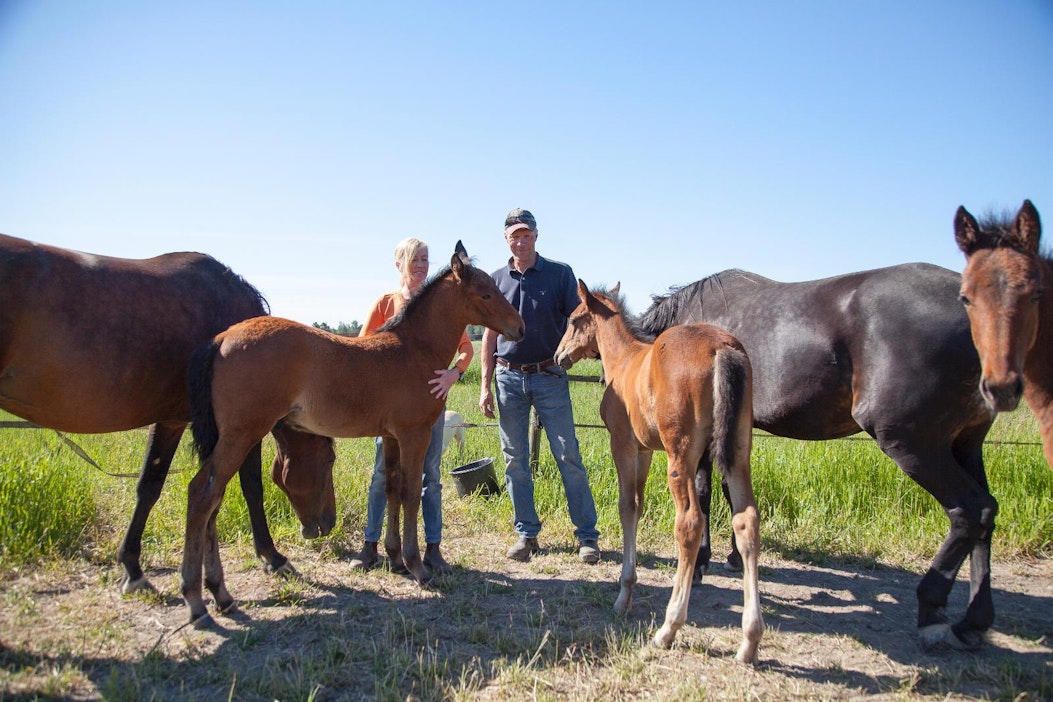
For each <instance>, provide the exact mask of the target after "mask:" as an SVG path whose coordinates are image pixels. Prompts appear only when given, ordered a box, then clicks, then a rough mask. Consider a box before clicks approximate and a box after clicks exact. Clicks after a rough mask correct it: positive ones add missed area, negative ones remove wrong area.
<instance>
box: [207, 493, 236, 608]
mask: <svg viewBox="0 0 1053 702" xmlns="http://www.w3.org/2000/svg"><path fill="white" fill-rule="evenodd" d="M222 499H223V497H222V495H220V501H221V502H222ZM218 515H219V507H216V509H215V510H213V512H212V516H211V517H209V519H208V524H207V525H206V526H205V553H204V558H203V561H204V570H205V587H207V588H208V590H209V592H211V593H212V597H213V599H214V600H215V602H216V610H217V611H219V613H220V614H226V613H228V612H230V611H231V610H233V609H234V598H233V597H231V594H230V592H228V591H227V586H226V584H225V583H224V577H223V563H222V562H221V561H220V559H219V535H218V534H217V532H216V517H217V516H218Z"/></svg>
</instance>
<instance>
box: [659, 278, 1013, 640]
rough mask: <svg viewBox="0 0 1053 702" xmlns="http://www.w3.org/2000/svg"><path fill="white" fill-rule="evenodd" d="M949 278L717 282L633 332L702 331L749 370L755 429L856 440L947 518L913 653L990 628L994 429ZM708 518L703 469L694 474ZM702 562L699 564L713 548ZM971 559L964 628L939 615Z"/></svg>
mask: <svg viewBox="0 0 1053 702" xmlns="http://www.w3.org/2000/svg"><path fill="white" fill-rule="evenodd" d="M959 285H960V278H959V276H958V274H956V273H954V272H952V271H948V270H945V269H943V268H938V267H936V266H932V265H928V264H922V263H914V264H906V265H900V266H893V267H891V268H882V269H878V270H872V271H864V272H860V273H849V274H846V275H840V276H836V277H833V278H826V279H823V280H816V281H809V282H802V283H779V282H776V281H774V280H769V279H767V278H763V277H761V276H759V275H756V274H754V273H747V272H745V271H737V270H732V271H724V272H723V273H718V274H716V275H714V276H711V277H709V278H706V279H704V280H701V281H698V282H696V283H692V284H690V285H687V286H685V287H683V288H681V289H679V290H677V291H675V292H673V293H671V294H669V295H667V296H665V297H661V298H656V299H655V301H654V303H653V304H652V305H651V308H650V309H649V310H648V311H647V312H645V313H644V315H643V316H642V317H641V319H640V326H641V327H642V328H643V329H644V330H645V331H646V332H648V333H650V334H658V333H660V332H662V331H664V330H665V329H668V328H669V327H671V326H673V325H675V324H685V323H689V322H708V323H710V324H716V325H717V326H720V327H723V328H724V329H727V330H728V331H729V332H731V333H732V334H733V335H734V336H735V337H736V338H737V339H738V340H739V341H741V342H742V345H743V346H744V347H745V348H746V353H748V354H749V357H750V362H751V363H752V364H753V421H754V424H755V425H756V426H757V427H759V428H761V429H764V430H766V431H769V432H771V433H773V434H777V435H779V436H788V437H792V438H796V439H806V440H812V441H815V440H822V439H836V438H839V437H843V436H848V435H850V434H854V433H856V432H859V431H865V432H866V433H867V434H869V435H870V436H871V438H873V439H874V440H875V441H876V442H877V444H878V446H879V447H880V448H881V450H882V451H884V452H885V454H886V455H888V456H889V458H891V459H892V460H893V461H895V462H896V464H897V465H899V467H900V468H901V469H902V470H903V472H905V473H906V474H907V475H908V476H910V477H911V478H912V479H913V480H914V481H916V482H917V483H918V484H919V485H921V486H922V487H923V488H924V489H925V490H927V491H928V492H929V493H930V494H932V496H933V497H935V498H936V500H937V501H938V502H939V503H940V505H941V506H942V507H943V508H944V510H945V512H946V514H947V516H948V518H949V519H950V531H949V533H948V535H947V538H946V540H945V541H944V543H943V545H942V546H941V547H940V549H939V551H938V552H937V554H936V557H935V558H934V560H933V562H932V565H931V567H930V568H929V571H928V573H926V574H925V576H924V577H923V578H922V580H921V583H920V584H919V585H918V627H919V632H920V633H921V635H922V643H923V645H925V646H931V645H933V644H935V643H936V642H938V641H940V640H946V641H947V642H948V643H949V644H951V645H956V646H968V647H975V646H979V645H980V644H981V643H982V640H983V633H984V632H985V631H986V630H987V629H988V628H989V627H990V625H991V622H992V621H993V620H994V606H993V603H992V600H991V582H990V558H991V553H990V548H991V534H992V531H993V529H994V518H995V514H996V512H997V509H998V504H997V502H996V501H995V499H994V497H992V496H991V493H990V491H989V490H988V487H987V477H986V474H985V472H984V463H983V451H982V449H983V441H984V437H985V436H986V435H987V431H988V429H990V427H991V423H992V421H993V420H994V414H993V413H992V412H991V410H990V409H989V408H988V407H987V406H986V405H985V404H984V401H983V398H981V397H980V393H979V392H977V390H976V388H977V385H978V383H979V379H980V362H979V359H978V358H977V355H976V349H975V348H973V342H972V338H971V336H970V334H969V320H968V318H967V317H966V315H965V312H964V310H962V306H961V304H960V303H959V302H958V288H959ZM699 475H700V476H702V480H700V481H699V486H698V489H699V491H700V493H702V497H701V499H702V500H703V508H704V509H706V510H707V511H708V508H709V471H708V468H705V467H704V468H703V470H700V471H699ZM703 548H704V550H705V553H704V554H703V555H704V556H705V557H706V558H707V559H708V555H709V553H708V548H709V544H708V540H707V541H705V542H704V544H703ZM967 557H968V558H970V597H969V604H968V607H967V609H966V613H965V617H964V618H963V619H961V620H960V621H958V622H956V623H955V624H954V625H953V626H950V627H949V626H948V625H947V620H946V619H945V617H944V614H943V609H944V607H945V606H946V604H947V598H948V595H949V593H950V591H951V587H952V586H953V585H954V580H955V577H956V575H957V573H958V569H959V568H960V567H961V566H962V564H963V562H964V560H965V559H966V558H967Z"/></svg>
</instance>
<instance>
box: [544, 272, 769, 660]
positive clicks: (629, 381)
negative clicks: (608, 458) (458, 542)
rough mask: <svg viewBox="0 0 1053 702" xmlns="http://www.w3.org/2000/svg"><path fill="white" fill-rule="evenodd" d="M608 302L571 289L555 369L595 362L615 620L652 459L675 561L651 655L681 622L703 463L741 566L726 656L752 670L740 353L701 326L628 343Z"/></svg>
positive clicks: (616, 306) (752, 589)
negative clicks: (601, 383)
mask: <svg viewBox="0 0 1053 702" xmlns="http://www.w3.org/2000/svg"><path fill="white" fill-rule="evenodd" d="M617 292H618V286H615V288H614V290H612V291H611V292H610V293H607V292H604V291H594V292H589V290H588V288H586V287H585V283H583V282H582V281H580V280H579V281H578V297H579V298H580V299H581V304H580V305H578V307H577V308H576V309H575V310H574V312H572V313H571V315H570V320H569V322H568V324H567V330H566V332H565V333H564V334H563V339H562V340H561V341H560V343H559V348H557V349H556V354H555V360H556V362H557V363H559V365H560V366H562V367H563V368H565V369H569V368H570V367H571V366H572V365H573V364H574V363H575V362H576V361H578V360H579V359H581V358H597V357H599V358H600V359H601V360H602V362H603V376H604V378H605V379H606V383H607V388H606V390H604V392H603V399H602V400H601V402H600V416H601V417H602V419H603V423H604V424H605V425H606V427H607V431H608V432H610V435H611V455H612V456H613V458H614V464H615V466H617V468H618V495H619V498H618V514H619V516H620V517H621V523H622V540H623V551H624V557H623V560H622V574H621V579H620V584H621V589H620V591H619V593H618V599H617V601H615V603H614V609H615V611H616V612H618V613H619V614H625V613H626V612H627V611H628V610H629V606H630V604H631V603H632V593H633V586H635V585H636V531H637V526H638V525H639V523H640V516H641V515H642V514H643V507H644V488H645V486H646V484H647V474H648V472H649V471H650V469H651V456H652V454H653V452H654V451H665V452H666V453H667V455H668V459H669V461H668V470H667V479H668V481H669V492H670V493H671V494H672V496H673V503H674V504H675V505H676V526H675V529H674V531H675V536H676V542H677V546H678V547H679V561H678V565H677V570H676V577H675V578H674V580H673V592H672V594H671V595H670V598H669V605H668V607H667V608H666V612H665V623H664V624H662V628H661V629H659V630H658V633H657V634H655V637H654V643H655V645H656V646H661V647H663V648H668V647H669V646H670V645H671V644H672V642H673V637H675V636H676V632H677V631H679V630H680V628H681V627H682V626H683V625H684V621H685V620H686V619H687V605H688V600H689V599H690V596H691V578H692V571H693V569H694V564H695V557H696V556H697V555H698V550H699V546H700V545H701V541H702V532H703V528H704V524H706V522H707V519H708V515H706V514H703V513H702V510H701V506H700V504H699V501H698V495H697V494H696V492H695V471H696V469H697V467H698V465H699V463H700V462H701V461H702V456H703V455H707V454H709V455H712V456H713V458H714V459H715V461H716V463H717V465H718V466H719V467H720V469H721V472H722V473H723V476H724V480H725V484H726V485H727V486H728V490H729V494H730V502H731V504H732V505H733V512H734V514H733V516H732V520H731V522H732V527H733V529H734V533H735V541H736V543H737V544H738V548H739V552H740V553H741V554H742V558H743V577H742V584H743V588H742V591H743V592H742V594H743V608H742V644H741V645H740V646H739V650H738V654H737V655H736V656H735V657H736V658H737V659H738V660H739V661H741V662H743V663H753V662H754V661H755V660H756V657H757V645H758V644H759V643H760V639H761V635H762V634H763V633H764V618H763V617H762V616H761V610H760V594H759V591H758V589H757V555H758V553H759V552H760V531H759V517H758V515H757V505H756V503H755V502H754V500H753V485H752V482H751V480H750V448H751V446H752V441H753V439H752V436H751V432H752V430H753V418H752V409H753V403H752V399H751V397H752V395H751V392H752V391H751V385H752V382H753V381H752V377H751V376H752V372H751V370H750V362H749V359H748V358H747V357H746V352H745V351H744V350H743V348H742V344H740V343H739V342H738V340H737V339H735V337H733V336H731V334H728V333H727V332H726V331H724V330H722V329H718V328H717V327H714V326H712V325H709V324H684V325H681V326H676V327H672V328H670V329H668V330H666V331H664V332H662V333H661V334H659V335H658V338H656V339H654V340H653V341H651V340H649V339H645V338H642V337H640V336H638V335H634V334H633V332H632V330H631V328H630V326H629V325H628V324H627V323H626V319H625V315H624V314H623V311H622V305H621V303H620V301H619V300H618V298H617V297H616V295H617Z"/></svg>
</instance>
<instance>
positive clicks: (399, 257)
mask: <svg viewBox="0 0 1053 702" xmlns="http://www.w3.org/2000/svg"><path fill="white" fill-rule="evenodd" d="M426 248H428V245H427V244H426V243H424V242H423V241H421V240H420V239H417V238H416V237H412V236H411V237H409V238H406V239H403V240H402V241H400V242H399V243H398V245H396V246H395V265H397V266H398V267H399V275H401V276H402V279H403V281H405V280H408V279H409V264H410V262H411V261H412V260H413V257H414V256H416V255H417V252H419V251H420V250H421V249H426Z"/></svg>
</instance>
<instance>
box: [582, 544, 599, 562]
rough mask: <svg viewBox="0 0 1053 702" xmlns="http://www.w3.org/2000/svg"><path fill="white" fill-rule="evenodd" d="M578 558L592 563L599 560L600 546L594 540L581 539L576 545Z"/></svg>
mask: <svg viewBox="0 0 1053 702" xmlns="http://www.w3.org/2000/svg"><path fill="white" fill-rule="evenodd" d="M578 558H580V559H581V560H582V561H584V562H585V563H588V564H589V565H592V564H593V563H599V562H600V547H599V546H597V545H596V542H595V541H582V542H581V544H580V545H579V546H578Z"/></svg>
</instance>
